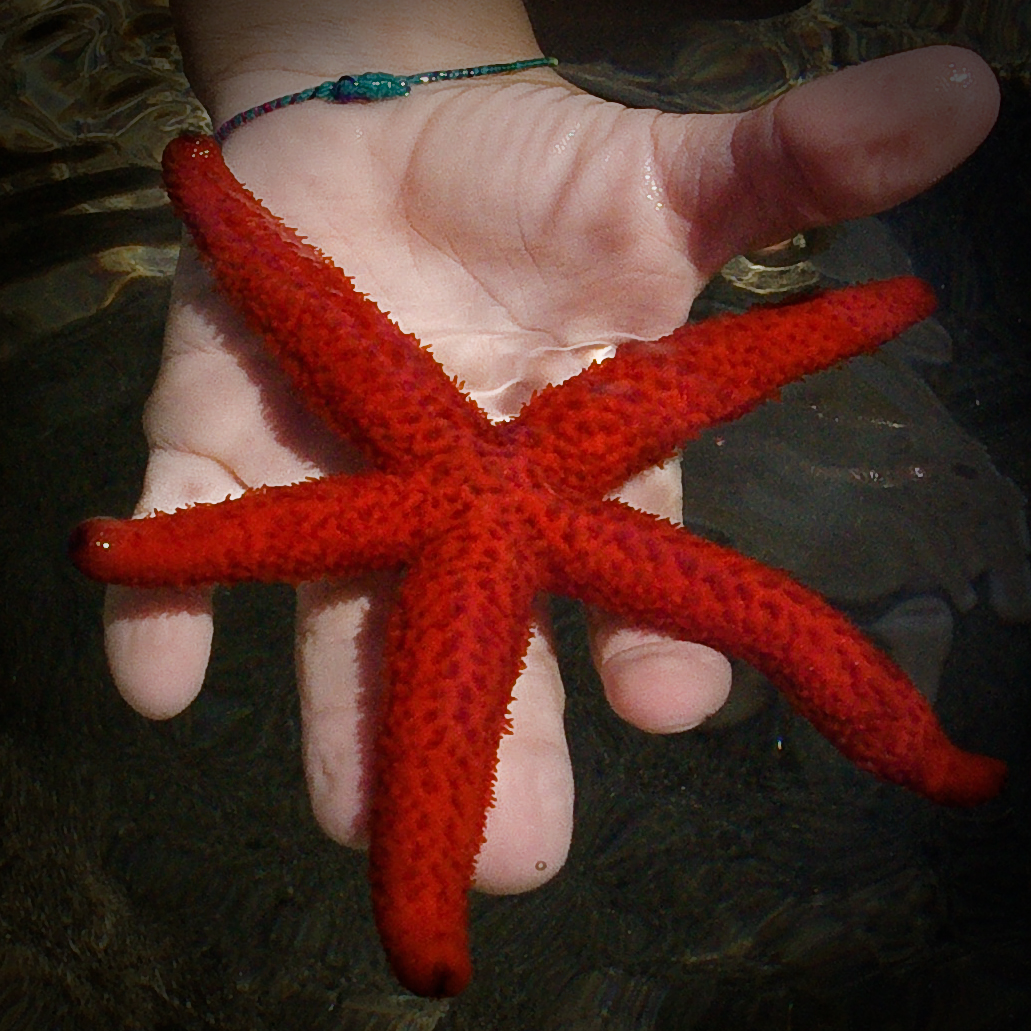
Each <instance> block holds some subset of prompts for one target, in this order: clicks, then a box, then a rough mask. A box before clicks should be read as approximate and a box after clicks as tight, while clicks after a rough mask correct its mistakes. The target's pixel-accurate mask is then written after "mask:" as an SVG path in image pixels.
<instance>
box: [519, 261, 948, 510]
mask: <svg viewBox="0 0 1031 1031" xmlns="http://www.w3.org/2000/svg"><path fill="white" fill-rule="evenodd" d="M934 307H935V299H934V295H933V293H932V292H931V289H930V287H928V286H927V285H926V284H925V283H923V282H921V281H920V280H919V279H915V278H913V277H911V276H903V277H899V278H897V279H890V280H886V281H883V282H877V283H869V284H865V285H862V286H853V287H846V288H844V289H841V290H833V291H828V292H826V293H823V294H820V295H819V296H817V297H815V298H811V299H809V300H805V301H798V302H793V303H789V304H782V305H773V306H767V307H762V308H754V309H752V310H751V311H749V312H746V313H745V314H743V315H721V316H717V317H715V318H711V319H706V320H705V321H704V322H699V323H694V324H689V325H686V326H682V327H681V328H680V329H678V330H676V331H675V332H673V333H671V334H670V335H669V336H666V337H663V338H662V339H661V340H656V341H650V342H633V343H627V344H623V345H621V346H620V348H619V350H618V352H617V353H616V355H615V356H614V357H613V358H610V359H608V360H607V361H604V362H602V363H600V364H599V365H594V366H590V367H589V368H588V369H586V370H584V371H583V372H582V373H580V374H579V375H578V376H575V377H574V378H572V379H570V380H567V381H566V382H565V383H562V384H561V385H559V386H557V387H551V388H547V389H545V390H544V391H542V392H541V393H539V394H538V395H536V396H535V397H534V398H533V399H532V400H531V401H530V402H529V403H528V404H527V406H526V407H525V408H524V410H523V413H522V415H521V417H520V419H519V420H518V422H517V423H514V424H510V428H509V427H504V428H503V429H504V430H505V431H506V432H507V433H509V434H512V435H519V436H523V438H524V439H526V438H527V437H529V439H531V440H533V441H534V444H535V454H536V458H535V460H536V461H537V463H538V464H539V467H540V468H541V469H542V470H546V475H548V476H549V477H551V478H552V480H553V482H556V483H564V484H566V485H567V486H569V487H572V488H574V489H579V490H593V491H595V492H597V491H599V490H600V491H601V492H602V493H608V492H609V491H612V490H615V489H617V488H618V487H619V486H621V485H622V484H623V483H624V482H625V481H626V480H627V479H628V478H629V477H630V476H631V475H633V474H634V473H636V472H639V471H640V470H641V469H644V468H647V467H648V466H650V465H655V464H658V463H659V462H662V461H664V460H665V459H667V458H669V457H671V456H672V455H673V454H675V453H676V451H677V450H678V449H679V448H680V446H681V445H682V444H683V443H684V442H685V441H686V440H688V439H690V438H691V437H693V436H695V435H697V434H698V433H699V432H700V431H701V430H702V429H704V428H705V427H707V426H710V425H712V424H714V423H718V422H724V421H727V420H730V419H734V418H737V417H738V416H740V415H742V414H744V413H745V412H746V411H748V410H749V409H751V408H753V407H755V406H756V405H757V404H759V403H760V402H761V401H763V400H765V399H766V398H769V397H771V396H773V395H775V393H776V391H777V390H778V389H779V388H780V387H782V386H784V384H786V383H789V382H791V381H792V380H796V379H799V378H800V377H802V376H805V375H807V374H809V373H813V372H818V371H819V370H821V369H824V368H827V367H828V366H831V365H834V364H835V363H836V362H839V361H842V360H844V359H846V358H850V357H852V356H854V355H857V354H860V353H862V352H864V351H870V350H873V349H874V348H876V347H878V346H879V345H880V344H882V343H884V342H885V341H886V340H890V339H892V338H893V337H895V336H897V335H898V334H899V333H900V332H902V330H904V329H906V328H907V327H908V326H910V325H912V324H914V323H916V322H919V321H920V320H921V319H924V318H926V317H927V316H928V315H930V314H931V312H932V311H933V310H934Z"/></svg>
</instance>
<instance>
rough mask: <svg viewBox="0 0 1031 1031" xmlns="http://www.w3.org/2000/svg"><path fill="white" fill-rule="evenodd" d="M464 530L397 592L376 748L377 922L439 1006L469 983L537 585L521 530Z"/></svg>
mask: <svg viewBox="0 0 1031 1031" xmlns="http://www.w3.org/2000/svg"><path fill="white" fill-rule="evenodd" d="M467 526H468V531H467V532H463V531H460V532H459V533H457V534H456V535H454V536H452V537H449V538H448V539H446V540H443V541H440V542H437V544H436V545H435V546H434V547H432V548H429V549H427V551H426V553H425V554H424V555H423V556H422V557H421V558H420V560H419V562H418V564H417V565H415V566H414V567H412V568H410V569H409V571H408V575H407V576H406V578H405V581H404V583H403V585H402V587H401V590H400V598H399V600H398V605H397V608H396V610H395V611H394V613H393V614H392V617H391V621H390V625H389V630H388V636H387V664H386V669H387V683H388V688H387V691H388V694H387V702H386V706H385V710H384V712H383V716H382V728H381V731H380V735H379V740H378V742H377V745H376V779H375V786H374V790H373V801H372V811H371V827H370V839H371V840H370V850H369V877H370V881H371V885H372V898H373V907H374V911H375V914H376V923H377V926H378V927H379V932H380V937H381V939H382V941H383V946H384V949H385V950H386V953H387V956H388V957H389V959H390V963H391V966H392V967H393V969H394V973H395V974H396V975H397V977H398V980H399V981H400V982H401V983H402V984H403V985H405V987H407V988H409V989H410V990H411V991H413V992H417V993H419V994H421V995H431V996H443V995H455V994H457V993H458V992H460V991H461V990H462V989H463V988H464V987H465V985H466V983H467V982H468V980H469V978H470V976H471V963H470V959H469V947H468V928H467V923H468V899H467V892H468V889H469V886H470V884H471V881H472V876H473V870H474V865H475V859H476V855H477V853H478V852H479V849H480V846H481V844H482V843H483V831H484V825H485V821H486V813H487V809H488V808H489V807H490V805H491V804H492V802H493V785H494V776H495V767H496V765H497V752H498V745H499V743H500V741H501V736H502V734H503V733H506V732H507V731H508V729H509V724H508V716H507V709H508V705H509V703H510V701H511V697H512V686H513V684H514V683H515V680H516V678H517V676H518V674H519V671H520V670H521V669H522V665H523V656H524V655H525V653H526V648H527V644H528V641H529V633H530V623H531V618H532V613H531V606H532V602H533V598H534V595H535V586H536V585H535V583H534V575H533V574H534V572H535V567H534V564H533V563H532V561H528V560H527V556H526V554H525V553H524V552H523V549H521V548H518V547H515V546H513V541H514V540H518V539H519V534H518V533H516V534H512V535H507V534H506V531H507V530H509V529H510V527H506V526H505V525H504V523H503V522H502V521H501V520H498V519H491V518H490V517H489V516H485V515H484V514H483V513H477V514H476V516H475V517H474V518H473V519H471V520H470V521H469V522H468V523H467Z"/></svg>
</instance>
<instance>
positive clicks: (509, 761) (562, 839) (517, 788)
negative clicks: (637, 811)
mask: <svg viewBox="0 0 1031 1031" xmlns="http://www.w3.org/2000/svg"><path fill="white" fill-rule="evenodd" d="M510 741H512V739H511V738H506V739H505V741H504V742H503V745H502V749H501V754H500V759H501V761H500V762H499V776H498V781H497V783H496V785H495V788H494V795H495V804H494V806H493V807H492V808H491V809H490V811H489V812H488V813H487V826H486V841H485V843H484V845H483V847H482V848H481V849H480V852H479V855H478V856H477V857H476V873H475V876H474V879H473V886H474V887H475V888H476V889H477V890H478V891H482V892H486V893H488V894H492V895H516V894H520V893H522V892H526V891H532V890H533V889H534V888H539V887H540V886H541V885H542V884H545V883H546V882H547V881H549V880H551V878H552V877H554V876H555V875H556V874H557V873H558V872H559V870H561V869H562V867H563V865H564V864H565V861H566V857H567V856H568V854H569V845H570V842H571V840H572V836H573V798H574V789H573V772H572V766H571V764H570V760H569V753H568V751H567V750H566V748H565V745H564V741H563V743H562V745H561V746H559V745H557V744H553V743H551V744H549V743H546V742H543V743H542V742H537V743H536V744H535V745H534V746H532V747H527V746H526V745H525V744H524V745H523V746H520V747H518V748H510V749H506V747H505V746H506V745H507V744H508V743H509V742H510ZM506 751H507V752H508V753H509V754H507V755H506V754H505V752H506Z"/></svg>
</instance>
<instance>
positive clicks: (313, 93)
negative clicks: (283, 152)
mask: <svg viewBox="0 0 1031 1031" xmlns="http://www.w3.org/2000/svg"><path fill="white" fill-rule="evenodd" d="M557 64H558V58H555V57H534V58H531V59H530V60H528V61H512V62H511V63H510V64H480V65H476V66H475V67H473V68H450V69H448V70H446V71H436V72H419V73H418V74H417V75H391V74H390V73H389V72H363V73H362V74H361V75H342V76H340V78H339V79H330V80H328V81H327V82H323V83H320V84H319V85H318V86H310V87H309V88H308V89H304V90H301V91H300V92H299V93H288V94H287V95H286V96H285V97H277V98H276V99H275V100H269V101H267V102H266V103H264V104H259V105H258V106H257V107H249V108H248V109H247V110H246V111H241V112H240V114H238V115H233V117H232V118H230V119H229V121H228V122H223V123H222V124H221V125H220V126H219V127H218V129H216V130H215V139H216V140H218V142H219V143H222V142H223V141H224V140H225V138H226V137H227V136H228V135H229V134H230V133H231V132H232V131H233V130H234V129H239V128H240V126H241V125H246V124H247V123H248V122H253V121H254V119H255V118H257V117H259V116H260V115H267V114H268V113H269V112H270V111H278V110H279V108H281V107H289V106H290V105H291V104H303V103H304V101H306V100H325V101H328V102H329V103H331V104H350V103H352V102H353V101H356V100H389V99H391V98H393V97H407V96H408V94H409V93H411V92H412V87H413V86H423V85H425V84H426V83H429V82H445V81H450V80H453V79H474V78H477V77H478V76H480V75H501V74H503V73H504V72H521V71H523V69H525V68H543V67H545V66H548V67H554V66H555V65H557Z"/></svg>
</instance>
